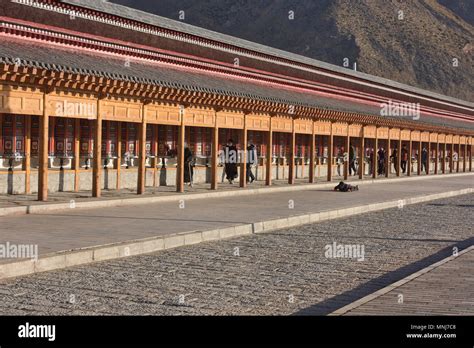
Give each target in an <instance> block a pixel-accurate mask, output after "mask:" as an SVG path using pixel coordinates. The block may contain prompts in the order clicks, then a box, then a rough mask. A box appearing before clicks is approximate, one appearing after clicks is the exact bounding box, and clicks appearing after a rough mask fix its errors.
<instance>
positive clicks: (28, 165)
mask: <svg viewBox="0 0 474 348" xmlns="http://www.w3.org/2000/svg"><path fill="white" fill-rule="evenodd" d="M25 120H26V123H25V194H30V193H31V178H30V174H31V116H25ZM0 131H1V129H0Z"/></svg>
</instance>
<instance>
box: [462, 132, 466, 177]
mask: <svg viewBox="0 0 474 348" xmlns="http://www.w3.org/2000/svg"><path fill="white" fill-rule="evenodd" d="M462 154H463V156H462V159H463V160H462V163H463V165H462V171H463V172H464V173H465V172H466V167H467V139H466V141H465V142H464V146H463V151H462Z"/></svg>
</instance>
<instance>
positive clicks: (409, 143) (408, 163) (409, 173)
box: [407, 131, 413, 176]
mask: <svg viewBox="0 0 474 348" xmlns="http://www.w3.org/2000/svg"><path fill="white" fill-rule="evenodd" d="M411 133H412V132H411V131H410V140H409V141H408V161H407V176H411V152H412V147H413V142H412V140H411Z"/></svg>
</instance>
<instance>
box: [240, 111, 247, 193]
mask: <svg viewBox="0 0 474 348" xmlns="http://www.w3.org/2000/svg"><path fill="white" fill-rule="evenodd" d="M240 161H241V162H240V187H244V188H245V187H247V117H246V115H244V128H243V129H242V149H241V156H240Z"/></svg>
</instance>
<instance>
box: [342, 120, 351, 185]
mask: <svg viewBox="0 0 474 348" xmlns="http://www.w3.org/2000/svg"><path fill="white" fill-rule="evenodd" d="M349 126H350V125H349V124H348V125H347V136H346V153H347V158H346V160H345V161H344V180H347V178H348V177H349V164H350V161H349V160H350V159H349V155H350V149H349V148H350V146H351V136H350V135H349Z"/></svg>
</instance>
